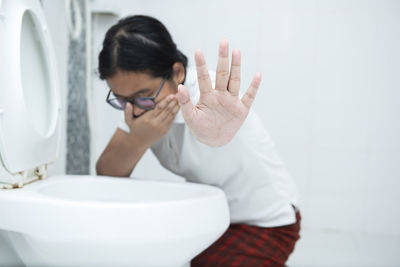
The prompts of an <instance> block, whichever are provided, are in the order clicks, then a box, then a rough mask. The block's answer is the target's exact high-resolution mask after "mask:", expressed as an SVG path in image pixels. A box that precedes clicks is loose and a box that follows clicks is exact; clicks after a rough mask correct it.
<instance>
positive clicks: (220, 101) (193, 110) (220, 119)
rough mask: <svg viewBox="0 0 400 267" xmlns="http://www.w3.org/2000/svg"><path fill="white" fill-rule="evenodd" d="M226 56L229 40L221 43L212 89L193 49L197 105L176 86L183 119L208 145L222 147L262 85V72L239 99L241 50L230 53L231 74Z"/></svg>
mask: <svg viewBox="0 0 400 267" xmlns="http://www.w3.org/2000/svg"><path fill="white" fill-rule="evenodd" d="M228 54H229V47H228V41H227V40H222V41H221V43H220V46H219V57H218V65H217V71H216V82H215V89H213V88H212V85H211V80H210V77H209V73H208V69H207V66H206V63H205V60H204V56H203V53H202V52H201V51H200V50H196V52H195V61H196V69H197V78H198V82H199V87H200V99H199V102H198V103H197V104H196V106H193V104H192V103H191V101H190V96H189V94H188V91H187V89H186V87H185V86H184V85H179V86H178V94H177V98H178V101H179V105H180V106H181V108H182V115H183V118H184V119H185V121H186V123H187V125H188V126H189V128H190V129H191V131H192V132H193V134H194V135H195V136H196V138H197V139H198V140H199V141H200V142H202V143H204V144H207V145H209V146H222V145H224V144H227V143H229V142H230V141H231V140H232V138H233V137H234V136H235V134H236V132H237V131H238V130H239V128H240V126H241V125H242V124H243V122H244V120H245V119H246V117H247V114H248V113H249V110H250V107H251V104H252V103H253V100H254V98H255V96H256V93H257V90H258V87H259V86H260V82H261V73H256V74H255V76H254V78H253V81H252V82H251V84H250V87H249V88H248V90H247V91H246V93H245V95H244V96H243V97H242V98H241V99H239V96H238V95H239V89H240V61H241V58H240V51H239V50H233V51H232V65H231V71H230V72H229V55H228Z"/></svg>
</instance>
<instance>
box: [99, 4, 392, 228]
mask: <svg viewBox="0 0 400 267" xmlns="http://www.w3.org/2000/svg"><path fill="white" fill-rule="evenodd" d="M91 6H92V9H93V10H94V11H96V12H97V13H96V14H95V15H94V16H93V20H92V22H93V25H92V29H93V31H92V32H93V51H92V64H93V69H92V71H93V86H92V92H93V102H94V103H93V105H94V107H93V109H94V114H95V116H96V121H95V123H94V127H93V135H94V136H95V138H96V145H95V147H94V149H93V150H94V151H93V158H92V173H94V162H95V160H96V159H97V157H98V156H99V155H100V153H101V152H102V150H103V149H104V147H105V145H106V144H107V142H108V140H109V138H110V136H111V135H112V133H113V132H114V130H115V127H116V122H117V120H118V119H119V118H120V115H119V113H118V111H114V110H112V109H111V108H110V107H108V106H107V105H106V103H105V97H106V94H107V92H108V89H107V87H106V86H105V84H104V83H103V82H101V81H99V80H98V78H97V76H96V74H95V68H96V66H97V65H96V64H97V55H98V52H99V50H100V48H101V41H102V38H103V37H104V33H105V31H106V29H107V28H108V27H109V26H110V25H111V24H112V23H113V22H115V20H116V19H117V17H118V16H125V15H128V14H148V15H152V16H155V17H157V18H159V19H160V20H161V21H162V22H164V23H165V25H166V26H167V28H168V29H169V30H170V32H171V34H172V35H173V38H174V40H175V41H176V43H177V45H178V47H179V48H181V50H182V51H183V52H184V53H185V54H186V55H187V56H188V57H189V59H190V62H189V64H190V65H192V66H193V63H194V62H193V52H194V49H195V48H197V47H199V48H202V49H203V51H204V53H205V56H206V60H207V63H208V66H209V67H210V68H211V69H214V68H215V66H216V59H217V48H218V43H219V41H220V39H222V38H227V39H229V41H230V47H231V48H235V47H237V48H240V49H241V51H242V66H243V67H242V76H243V83H242V85H243V87H242V90H245V89H247V85H248V84H249V82H250V80H251V78H252V75H253V74H254V73H255V72H256V71H261V72H262V73H263V82H262V86H261V89H260V91H259V94H258V96H257V99H256V101H255V103H254V109H255V110H256V111H257V112H258V113H259V114H260V115H261V117H262V119H263V122H264V123H265V125H266V127H267V128H268V129H269V131H270V132H271V135H272V136H273V137H274V139H275V141H276V143H277V147H278V149H279V151H280V153H281V155H282V157H283V159H284V160H285V162H286V164H287V167H288V169H289V170H290V171H291V173H292V175H293V178H294V180H295V182H296V183H297V185H298V187H299V190H300V193H301V195H302V199H301V209H302V212H303V217H304V221H303V226H305V227H313V228H323V229H333V230H349V231H355V232H372V233H387V234H397V235H399V234H400V228H398V227H397V226H398V225H400V212H399V208H398V207H397V203H400V194H398V193H397V189H398V188H399V187H400V170H399V168H398V167H397V166H398V165H399V159H400V141H399V138H398V136H400V119H399V114H400V103H399V102H400V80H399V79H398V74H399V70H400V50H399V49H398V47H400V16H398V14H400V1H389V0H383V1H382V0H365V1H364V0H351V1H349V0H339V1H327V0H326V1H320V0H302V1H295V0H292V1H288V0H285V1H278V0H273V1H271V0H269V1H265V0H249V1H232V0H221V1H213V0H204V1H184V0H170V1H156V0H148V1H139V0H129V1H128V0H119V1H112V2H110V1H106V0H92V1H91ZM107 12H109V13H107ZM132 175H133V176H134V177H144V178H153V179H154V178H156V179H179V178H177V177H176V176H174V175H172V174H171V173H169V172H168V171H166V170H164V169H163V168H162V167H161V166H160V165H159V163H158V161H157V160H156V159H155V158H154V156H153V155H152V154H151V152H148V153H146V154H145V156H144V158H143V159H142V160H141V162H140V163H139V165H138V166H137V167H136V169H135V171H134V172H133V174H132Z"/></svg>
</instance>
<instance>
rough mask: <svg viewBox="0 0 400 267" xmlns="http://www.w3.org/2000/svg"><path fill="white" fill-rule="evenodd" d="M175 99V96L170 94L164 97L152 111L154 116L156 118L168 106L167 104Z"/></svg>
mask: <svg viewBox="0 0 400 267" xmlns="http://www.w3.org/2000/svg"><path fill="white" fill-rule="evenodd" d="M174 98H175V95H173V94H170V95H167V96H166V97H164V98H163V99H162V100H161V101H160V102H158V103H157V105H156V107H155V109H153V111H154V116H158V115H159V114H161V113H162V112H163V110H164V109H165V108H166V107H167V106H168V105H169V103H170V102H171V101H172V100H173V99H174Z"/></svg>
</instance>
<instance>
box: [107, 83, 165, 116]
mask: <svg viewBox="0 0 400 267" xmlns="http://www.w3.org/2000/svg"><path fill="white" fill-rule="evenodd" d="M166 80H167V79H166V78H164V79H163V80H162V82H161V85H160V88H158V90H157V93H156V95H155V96H152V97H135V98H123V97H115V98H111V99H110V95H111V93H112V91H111V90H110V92H108V95H107V98H106V102H107V103H108V104H110V105H111V106H112V107H114V108H116V109H119V110H124V109H125V107H126V104H127V103H128V102H129V103H131V104H132V105H135V106H137V107H139V108H141V109H144V110H151V109H154V107H155V106H156V101H155V99H156V97H157V96H158V94H159V93H160V91H161V89H162V88H163V86H164V83H165V81H166Z"/></svg>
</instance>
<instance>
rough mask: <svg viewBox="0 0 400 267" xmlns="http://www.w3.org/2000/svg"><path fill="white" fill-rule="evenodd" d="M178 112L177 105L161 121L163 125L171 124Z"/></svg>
mask: <svg viewBox="0 0 400 267" xmlns="http://www.w3.org/2000/svg"><path fill="white" fill-rule="evenodd" d="M178 111H179V105H176V106H175V107H173V109H172V110H171V112H168V115H167V116H166V117H165V119H164V120H163V121H162V122H163V123H166V124H167V125H168V124H171V122H172V121H173V120H174V119H175V116H176V113H178Z"/></svg>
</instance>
